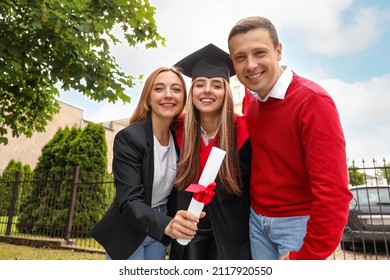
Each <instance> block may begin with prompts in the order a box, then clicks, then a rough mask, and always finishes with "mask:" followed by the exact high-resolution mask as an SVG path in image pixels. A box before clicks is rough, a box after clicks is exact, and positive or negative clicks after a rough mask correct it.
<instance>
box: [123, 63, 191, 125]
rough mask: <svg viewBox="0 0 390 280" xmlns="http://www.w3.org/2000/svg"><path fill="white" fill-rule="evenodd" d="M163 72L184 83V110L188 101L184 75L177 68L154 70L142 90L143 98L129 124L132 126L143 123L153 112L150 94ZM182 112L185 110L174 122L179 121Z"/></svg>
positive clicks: (140, 99)
mask: <svg viewBox="0 0 390 280" xmlns="http://www.w3.org/2000/svg"><path fill="white" fill-rule="evenodd" d="M163 72H172V73H174V74H176V75H177V76H178V77H179V79H180V81H181V83H182V86H183V91H184V103H183V108H184V104H186V100H187V88H186V83H185V81H184V78H183V76H182V74H181V73H180V71H179V70H178V69H176V68H175V67H171V68H168V67H159V68H157V69H156V70H154V71H153V72H152V73H151V74H150V75H149V77H148V78H147V79H146V82H145V85H144V87H143V89H142V93H141V96H140V98H139V101H138V104H137V107H136V108H135V110H134V112H133V114H132V116H131V118H130V121H129V124H132V123H135V122H138V121H142V120H145V119H146V118H147V116H148V114H149V112H150V110H151V108H150V105H149V96H150V93H151V92H152V89H153V84H154V81H155V80H156V77H157V76H158V75H159V74H161V73H163ZM183 108H182V109H183ZM182 111H183V110H181V111H180V112H179V114H178V115H176V116H175V118H174V122H175V120H176V119H177V117H178V116H179V115H180V114H181V113H182Z"/></svg>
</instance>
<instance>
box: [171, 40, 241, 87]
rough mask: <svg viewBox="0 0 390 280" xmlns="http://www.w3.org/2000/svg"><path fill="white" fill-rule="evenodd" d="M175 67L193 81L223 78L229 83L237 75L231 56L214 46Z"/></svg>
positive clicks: (209, 45)
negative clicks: (200, 78)
mask: <svg viewBox="0 0 390 280" xmlns="http://www.w3.org/2000/svg"><path fill="white" fill-rule="evenodd" d="M173 66H174V67H177V68H179V69H180V70H181V72H182V73H183V74H184V75H186V76H188V77H190V78H192V79H195V78H197V77H207V78H214V77H222V78H225V79H226V80H227V81H229V78H230V77H231V76H233V75H235V74H236V72H235V71H234V67H233V63H232V60H231V59H230V56H229V54H228V53H227V52H225V51H223V50H221V49H220V48H218V47H217V46H215V45H213V44H208V45H207V46H205V47H203V48H201V49H199V50H197V51H196V52H193V53H192V54H190V55H188V56H186V57H185V58H183V59H182V60H180V61H179V62H177V63H176V64H175V65H173Z"/></svg>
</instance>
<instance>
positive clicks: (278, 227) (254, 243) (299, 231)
mask: <svg viewBox="0 0 390 280" xmlns="http://www.w3.org/2000/svg"><path fill="white" fill-rule="evenodd" d="M308 220H309V216H293V217H286V218H271V217H265V216H262V215H260V214H257V213H256V212H255V211H254V210H253V209H252V207H251V209H250V218H249V236H250V243H251V250H252V259H254V260H278V259H279V257H280V256H282V255H284V254H285V253H287V252H290V251H298V250H299V249H300V248H301V247H302V245H303V238H304V237H305V235H306V224H307V221H308Z"/></svg>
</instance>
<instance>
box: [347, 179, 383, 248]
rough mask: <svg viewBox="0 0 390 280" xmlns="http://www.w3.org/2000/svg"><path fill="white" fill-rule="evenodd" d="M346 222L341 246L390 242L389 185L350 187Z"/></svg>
mask: <svg viewBox="0 0 390 280" xmlns="http://www.w3.org/2000/svg"><path fill="white" fill-rule="evenodd" d="M351 192H352V193H353V199H352V201H351V204H350V209H349V216H348V222H347V225H346V227H345V229H344V232H343V236H342V239H341V247H342V248H343V249H347V250H348V249H350V248H351V246H353V247H356V245H358V244H363V243H364V244H367V243H378V242H380V243H384V242H390V187H389V186H365V185H364V186H356V187H352V188H351Z"/></svg>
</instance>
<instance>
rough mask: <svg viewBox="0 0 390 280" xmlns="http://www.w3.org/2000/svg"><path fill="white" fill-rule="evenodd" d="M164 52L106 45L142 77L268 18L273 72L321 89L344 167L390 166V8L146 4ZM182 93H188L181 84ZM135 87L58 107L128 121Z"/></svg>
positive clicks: (362, 1) (334, 1) (77, 97)
mask: <svg viewBox="0 0 390 280" xmlns="http://www.w3.org/2000/svg"><path fill="white" fill-rule="evenodd" d="M150 3H151V5H152V6H154V7H156V14H155V20H156V23H157V26H158V32H159V33H160V34H161V35H162V36H164V37H165V38H166V47H162V46H159V47H158V48H157V49H148V50H146V49H145V48H144V46H142V45H140V46H138V47H136V48H131V47H129V46H127V45H126V44H125V41H124V40H123V42H124V43H123V44H119V45H115V46H112V55H113V56H115V58H116V60H117V62H118V64H119V65H120V67H121V68H122V70H123V71H124V72H125V73H126V74H131V75H133V76H138V75H140V74H144V75H145V77H147V76H148V75H149V74H150V73H151V72H152V71H153V70H154V69H156V68H157V67H160V66H171V65H173V64H175V63H176V62H177V61H179V60H180V59H181V58H183V57H185V56H187V55H188V54H190V53H192V52H193V51H196V50H198V49H199V48H201V47H203V46H205V45H207V44H209V43H213V44H215V45H217V46H218V47H220V48H221V49H224V50H225V51H228V46H227V36H228V33H229V31H230V29H231V28H232V27H233V25H234V24H235V23H236V22H237V21H238V20H240V19H242V18H244V17H248V16H254V15H260V16H265V17H267V18H269V19H270V20H271V21H272V22H273V23H274V25H275V26H276V28H277V30H278V34H279V39H280V41H281V43H282V45H283V58H282V61H281V63H280V64H281V65H287V66H288V67H289V68H290V69H292V70H293V71H295V72H296V73H297V74H298V75H301V76H304V77H306V78H309V79H311V80H313V81H315V82H317V83H318V84H320V85H321V86H322V87H324V88H325V89H326V90H327V91H328V92H329V94H330V95H331V96H332V98H333V99H334V101H335V103H336V106H337V108H338V110H339V114H340V119H341V124H342V126H343V130H344V134H345V138H346V142H347V156H348V160H349V164H352V161H355V164H356V165H358V166H361V165H362V163H361V162H362V160H363V159H364V160H365V161H366V163H367V162H371V163H372V160H374V159H375V160H376V161H378V162H379V164H381V163H382V164H383V158H385V159H386V160H387V162H388V163H389V162H390V70H389V65H390V55H389V53H388V52H389V50H390V1H387V0H383V1H379V0H374V1H373V0H370V1H368V0H315V1H313V0H294V1H285V0H273V1H269V0H240V1H231V0H225V1H220V0H197V1H181V0H169V1H158V0H150ZM186 81H187V86H189V82H190V81H189V80H186ZM141 89H142V85H141V84H138V85H137V86H135V87H134V88H131V89H128V90H127V94H128V95H129V96H130V97H131V98H132V102H131V103H127V104H123V102H122V101H118V102H117V103H116V104H112V103H108V102H100V103H99V102H95V101H91V100H89V99H88V98H86V97H84V96H83V95H82V94H80V93H78V92H74V91H69V92H61V96H60V98H59V100H61V101H63V102H66V103H68V104H71V105H73V106H76V107H78V108H80V109H83V110H84V118H85V119H86V120H89V121H94V122H105V121H110V120H117V119H122V118H129V117H130V116H131V114H132V112H133V110H134V108H135V105H136V103H137V102H138V99H139V94H140V92H141Z"/></svg>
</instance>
